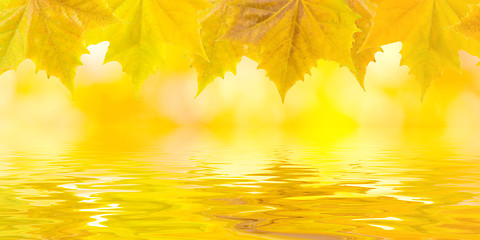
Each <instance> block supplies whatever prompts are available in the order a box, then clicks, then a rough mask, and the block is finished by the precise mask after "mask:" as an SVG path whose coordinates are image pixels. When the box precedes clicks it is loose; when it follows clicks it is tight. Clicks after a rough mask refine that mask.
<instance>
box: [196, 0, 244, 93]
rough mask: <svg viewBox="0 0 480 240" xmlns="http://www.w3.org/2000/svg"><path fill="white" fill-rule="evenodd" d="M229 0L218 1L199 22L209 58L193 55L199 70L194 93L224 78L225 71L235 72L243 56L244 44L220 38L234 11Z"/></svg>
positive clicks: (226, 28) (227, 26)
mask: <svg viewBox="0 0 480 240" xmlns="http://www.w3.org/2000/svg"><path fill="white" fill-rule="evenodd" d="M229 2H230V1H229V0H223V1H218V2H217V4H216V5H215V6H214V7H212V9H210V10H209V12H208V14H207V15H206V16H205V17H204V19H203V20H202V22H201V26H202V29H201V36H202V41H203V46H204V48H205V53H206V55H207V57H208V60H207V59H205V58H204V57H201V56H199V55H194V56H193V57H192V58H193V62H192V65H193V66H194V67H195V69H196V70H197V73H198V77H197V82H198V87H197V96H198V95H199V94H200V93H201V92H202V91H203V90H204V89H205V88H206V87H207V85H208V84H210V83H211V82H212V81H213V80H215V78H217V77H223V76H224V74H225V73H226V72H232V73H233V74H235V72H236V67H237V65H238V63H239V62H240V60H241V58H242V56H243V55H245V47H244V45H242V44H238V43H235V42H231V41H228V40H225V39H221V37H222V36H223V35H224V34H225V33H226V32H227V30H228V28H229V26H230V22H231V15H232V14H233V10H232V8H231V7H230V6H229V5H228V3H229Z"/></svg>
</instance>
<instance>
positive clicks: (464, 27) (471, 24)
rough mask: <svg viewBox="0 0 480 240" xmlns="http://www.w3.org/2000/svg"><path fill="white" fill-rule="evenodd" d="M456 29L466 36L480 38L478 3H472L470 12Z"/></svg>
mask: <svg viewBox="0 0 480 240" xmlns="http://www.w3.org/2000/svg"><path fill="white" fill-rule="evenodd" d="M456 29H457V30H458V31H460V32H462V33H463V34H465V35H466V36H468V37H471V38H474V39H477V40H480V5H473V6H472V9H471V12H470V13H469V14H468V15H467V16H466V17H465V18H463V19H462V22H461V23H460V24H459V25H458V26H457V27H456Z"/></svg>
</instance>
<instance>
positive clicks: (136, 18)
mask: <svg viewBox="0 0 480 240" xmlns="http://www.w3.org/2000/svg"><path fill="white" fill-rule="evenodd" d="M107 3H108V5H109V7H111V8H112V9H113V10H114V12H113V13H114V15H115V16H116V17H118V18H120V19H121V20H122V21H120V22H119V23H118V24H115V25H110V26H108V27H107V28H106V29H97V30H95V31H92V32H89V33H88V35H87V41H88V42H89V43H92V44H93V43H99V42H102V41H109V42H110V48H109V51H108V52H107V55H106V61H118V62H119V63H120V64H122V66H123V70H124V71H125V72H126V73H127V74H129V75H130V76H131V77H132V81H133V83H134V85H135V87H136V88H137V90H138V88H139V87H140V86H141V84H142V83H143V81H144V80H145V79H146V78H147V77H148V75H150V74H152V73H154V72H155V70H156V69H157V68H158V67H159V66H160V65H161V63H162V61H163V58H164V56H165V51H166V50H165V48H166V47H167V46H166V44H174V45H178V46H180V47H182V48H185V49H186V50H187V51H189V52H191V53H196V54H199V55H200V56H202V57H205V53H204V50H203V47H202V43H201V39H200V24H199V23H198V15H197V13H198V11H200V10H202V9H204V8H207V7H208V6H209V4H208V2H206V0H179V1H171V0H123V1H122V0H107Z"/></svg>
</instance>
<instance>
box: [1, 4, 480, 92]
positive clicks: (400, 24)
mask: <svg viewBox="0 0 480 240" xmlns="http://www.w3.org/2000/svg"><path fill="white" fill-rule="evenodd" d="M476 40H480V0H402V1H396V0H346V1H345V0H210V1H207V0H176V1H171V0H0V74H1V73H3V72H4V71H6V70H9V69H14V68H15V67H16V66H17V65H18V64H19V63H20V62H21V61H23V60H24V59H26V58H29V59H32V60H33V61H34V62H35V63H36V65H37V67H38V68H39V69H44V70H46V72H47V73H48V74H49V75H55V76H56V77H58V78H59V79H60V80H61V81H62V83H64V85H65V86H66V87H67V88H68V89H69V90H73V80H74V77H75V69H76V66H78V65H80V64H81V62H80V57H81V55H82V54H84V53H86V52H87V51H86V46H87V44H95V43H99V42H102V41H109V42H110V47H109V50H108V52H107V55H106V61H118V62H120V64H121V65H122V66H123V69H124V71H125V72H126V73H127V74H129V75H130V76H131V78H132V81H133V83H134V85H135V86H136V87H137V88H138V87H140V86H141V84H142V83H143V81H144V80H145V79H146V78H147V77H148V75H150V74H152V73H154V72H155V71H156V69H157V68H158V67H159V65H160V64H161V63H162V61H164V56H165V53H166V50H167V49H168V47H169V46H172V45H175V46H176V47H179V48H181V49H184V50H185V52H186V53H188V54H189V56H191V59H192V66H193V67H195V69H196V70H197V72H198V86H199V87H198V91H199V93H200V92H201V91H202V90H203V89H204V88H205V87H206V86H207V85H208V84H209V83H211V82H212V81H213V80H214V79H215V78H217V77H223V76H224V74H225V73H226V72H228V71H231V72H235V69H236V65H237V64H238V62H239V61H240V59H241V57H243V56H248V57H249V58H251V59H253V60H255V61H257V62H258V63H259V68H261V69H265V70H266V72H267V75H268V76H269V78H270V79H271V80H272V81H273V82H275V84H276V86H277V88H278V90H279V93H280V95H281V96H282V97H284V96H285V94H286V93H287V91H288V89H290V88H291V87H292V86H293V85H294V84H295V82H296V81H298V80H302V79H303V78H304V76H305V74H309V73H310V70H311V68H313V67H315V66H316V64H317V62H318V60H319V59H325V60H332V61H336V62H338V63H339V64H341V65H343V66H346V67H348V68H349V69H350V71H351V72H352V73H353V74H354V75H355V76H356V78H357V79H358V81H359V83H360V84H361V85H362V86H363V81H364V77H365V73H366V68H367V65H368V64H369V63H370V62H371V61H374V60H375V58H374V55H375V53H376V52H378V51H380V50H381V48H380V46H382V45H385V44H389V43H393V42H402V44H403V45H402V46H403V47H402V50H401V55H402V64H404V65H407V66H408V67H409V68H410V69H411V73H412V74H413V75H415V76H416V77H417V79H418V81H419V82H420V85H421V87H422V90H423V91H425V90H426V89H427V88H428V86H429V85H430V84H431V82H432V81H433V80H435V79H436V78H438V77H439V76H441V74H442V73H443V71H444V70H445V69H446V68H447V67H453V68H457V69H459V66H460V62H459V56H458V51H459V50H466V51H467V52H470V53H471V54H473V55H476V56H480V42H478V41H476Z"/></svg>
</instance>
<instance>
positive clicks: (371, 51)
mask: <svg viewBox="0 0 480 240" xmlns="http://www.w3.org/2000/svg"><path fill="white" fill-rule="evenodd" d="M346 3H347V4H348V6H349V7H350V8H351V9H352V10H353V11H354V12H356V13H358V14H359V15H360V16H361V18H359V19H357V20H356V21H355V24H356V25H357V27H358V28H359V29H360V30H361V32H356V33H355V34H354V35H353V37H354V39H355V42H354V43H353V46H352V48H351V50H350V52H351V55H352V61H353V68H351V69H350V71H351V72H352V73H353V74H354V75H355V77H356V78H357V80H358V82H359V83H360V85H361V86H362V88H365V87H364V81H365V74H366V72H367V66H368V64H369V63H370V62H372V61H375V53H377V52H379V51H382V49H381V48H380V47H378V46H373V47H370V48H366V49H362V50H360V48H361V47H362V45H363V44H364V42H365V39H366V38H367V35H368V33H369V31H370V28H371V25H372V23H371V21H370V20H371V18H372V16H373V14H374V13H375V8H376V6H375V5H374V4H372V3H371V2H369V1H366V0H347V1H346Z"/></svg>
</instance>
